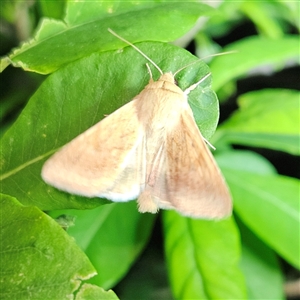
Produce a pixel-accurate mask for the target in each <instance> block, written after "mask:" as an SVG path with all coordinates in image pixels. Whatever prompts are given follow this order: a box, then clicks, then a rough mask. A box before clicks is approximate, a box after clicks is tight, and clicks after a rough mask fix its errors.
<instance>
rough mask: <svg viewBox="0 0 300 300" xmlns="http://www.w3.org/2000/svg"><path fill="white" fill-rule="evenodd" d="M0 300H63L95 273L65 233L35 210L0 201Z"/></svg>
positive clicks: (6, 198)
mask: <svg viewBox="0 0 300 300" xmlns="http://www.w3.org/2000/svg"><path fill="white" fill-rule="evenodd" d="M0 206H1V214H0V218H1V219H0V221H1V223H0V227H1V230H0V245H1V250H0V251H1V255H0V260H1V262H0V265H1V274H0V281H1V285H0V298H1V299H67V298H70V297H71V296H72V295H73V293H74V292H75V291H76V290H77V289H78V288H79V286H80V284H81V282H82V280H86V279H88V278H90V277H92V276H94V275H95V274H96V273H95V270H94V268H93V266H92V265H91V263H90V262H89V260H88V259H87V257H86V256H85V255H84V253H83V252H82V251H81V250H80V249H79V248H78V246H77V245H76V244H75V243H74V240H73V239H72V238H70V237H69V236H68V235H67V233H66V232H65V231H64V230H63V229H62V228H61V227H60V226H59V225H58V224H57V223H56V222H55V221H54V220H52V219H51V218H50V217H48V216H46V215H45V214H44V213H43V212H41V211H40V210H39V209H37V208H36V207H25V206H23V205H21V204H20V203H19V202H18V201H17V200H16V199H15V198H12V197H9V196H6V195H1V199H0Z"/></svg>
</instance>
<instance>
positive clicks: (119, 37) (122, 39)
mask: <svg viewBox="0 0 300 300" xmlns="http://www.w3.org/2000/svg"><path fill="white" fill-rule="evenodd" d="M107 30H108V31H109V32H110V33H111V34H112V35H114V36H116V37H117V38H118V39H120V40H121V41H123V42H125V43H126V44H128V45H129V46H131V47H132V48H133V49H135V50H136V51H137V52H139V53H140V54H141V55H143V56H144V57H145V58H146V59H147V60H148V61H149V62H150V63H151V64H152V65H153V66H154V67H155V68H156V69H157V70H158V71H159V73H160V74H161V75H163V72H162V70H161V69H160V68H159V66H158V65H157V64H156V63H155V62H154V61H153V60H152V59H150V58H149V57H148V56H147V55H146V54H145V53H143V52H142V51H141V50H140V49H139V48H138V47H137V46H135V45H133V44H132V43H130V42H129V41H127V40H125V39H124V38H122V37H121V36H119V35H118V34H116V33H115V32H114V31H113V30H111V29H110V28H108V29H107ZM151 78H152V74H151Z"/></svg>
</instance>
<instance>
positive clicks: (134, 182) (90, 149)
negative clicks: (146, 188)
mask: <svg viewBox="0 0 300 300" xmlns="http://www.w3.org/2000/svg"><path fill="white" fill-rule="evenodd" d="M143 132H144V130H143V128H141V125H140V123H139V120H138V119H137V113H136V100H133V101H131V102H129V103H128V104H126V105H124V106H123V107H121V108H120V109H118V110H117V111H115V112H114V113H112V114H111V115H109V116H108V117H106V118H105V119H103V120H102V121H101V122H99V123H97V124H96V125H94V126H93V127H91V128H90V129H88V130H87V131H85V132H84V133H82V134H81V135H79V136H78V137H77V138H75V139H74V140H72V141H71V142H70V143H68V144H67V145H65V146H64V147H63V148H62V149H61V150H59V151H58V152H57V153H55V154H54V155H53V156H52V157H51V158H50V159H49V160H48V161H47V162H46V163H45V165H44V167H43V169H42V177H43V179H44V180H45V181H46V182H47V183H49V184H51V185H53V186H55V187H56V188H58V189H61V190H64V191H67V192H70V193H73V194H80V195H83V196H87V197H94V196H98V197H106V198H108V199H112V200H114V201H127V200H131V199H134V198H136V197H137V196H138V195H139V193H140V191H141V189H142V188H143V184H144V182H145V163H144V161H145V149H144V147H145V141H144V134H143Z"/></svg>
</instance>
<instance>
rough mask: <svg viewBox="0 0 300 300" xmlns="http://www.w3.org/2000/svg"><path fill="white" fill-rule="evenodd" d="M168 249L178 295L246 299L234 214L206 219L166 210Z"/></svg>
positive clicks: (176, 296)
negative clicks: (217, 218) (217, 219)
mask: <svg viewBox="0 0 300 300" xmlns="http://www.w3.org/2000/svg"><path fill="white" fill-rule="evenodd" d="M163 216H164V219H163V221H164V235H165V252H166V259H167V263H168V269H169V272H168V273H169V278H170V283H171V286H172V290H173V293H174V296H175V298H176V299H246V298H247V297H246V287H245V282H244V278H243V275H242V272H241V270H240V269H239V260H240V241H239V234H238V231H237V228H236V225H235V222H234V220H233V218H230V219H228V220H223V221H218V222H215V221H205V220H194V219H189V218H183V217H181V216H179V215H178V214H177V213H176V212H173V211H166V212H164V215H163Z"/></svg>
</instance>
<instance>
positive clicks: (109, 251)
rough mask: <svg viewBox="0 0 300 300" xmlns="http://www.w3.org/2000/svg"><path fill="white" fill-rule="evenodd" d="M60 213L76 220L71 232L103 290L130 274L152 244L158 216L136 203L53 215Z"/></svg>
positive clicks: (117, 204) (69, 230) (55, 212)
mask: <svg viewBox="0 0 300 300" xmlns="http://www.w3.org/2000/svg"><path fill="white" fill-rule="evenodd" d="M59 214H66V215H69V216H74V217H75V226H72V227H70V228H69V229H68V233H69V234H70V235H71V236H73V237H74V238H75V240H76V242H77V244H78V245H79V246H80V247H81V248H82V249H83V250H84V252H85V253H86V255H87V256H88V257H89V259H90V261H91V262H92V264H93V266H94V267H95V269H96V270H97V273H98V274H97V275H96V276H95V277H93V278H92V279H91V280H90V282H92V283H94V284H97V285H98V286H101V287H103V288H110V287H112V286H114V285H115V284H116V283H117V282H118V280H120V278H121V277H122V276H124V274H125V273H126V272H127V271H128V269H129V268H130V266H131V265H132V263H133V262H134V261H135V260H136V259H137V257H138V255H139V254H140V252H141V251H142V250H143V249H144V247H145V245H146V243H147V242H148V240H149V236H150V233H151V229H152V226H153V222H154V220H155V215H152V214H141V213H139V212H138V211H137V204H136V203H135V202H130V203H114V204H111V205H104V206H101V207H98V208H96V209H93V210H85V211H82V210H81V211H80V210H65V211H54V212H52V213H51V215H52V216H58V215H59Z"/></svg>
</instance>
